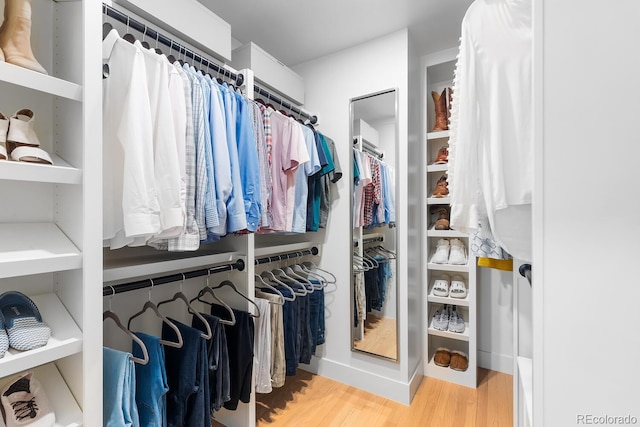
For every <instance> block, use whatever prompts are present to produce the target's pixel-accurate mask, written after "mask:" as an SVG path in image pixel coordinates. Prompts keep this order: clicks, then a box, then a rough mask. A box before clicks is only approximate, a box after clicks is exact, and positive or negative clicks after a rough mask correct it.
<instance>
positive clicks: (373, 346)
mask: <svg viewBox="0 0 640 427" xmlns="http://www.w3.org/2000/svg"><path fill="white" fill-rule="evenodd" d="M350 111H351V140H352V142H353V162H351V163H352V166H351V172H352V173H351V177H352V181H351V182H352V190H353V199H352V205H351V213H352V221H353V234H352V237H353V238H352V241H353V257H352V263H351V269H352V274H351V278H352V281H351V295H352V298H351V300H352V301H353V304H352V319H353V325H352V333H351V349H352V350H353V351H356V352H361V353H366V354H370V355H373V356H376V357H381V358H385V359H389V360H394V361H397V360H398V322H397V319H398V316H397V309H398V303H397V302H398V298H397V297H398V294H397V289H398V286H397V283H396V233H395V231H396V228H395V209H396V208H395V190H396V189H395V181H396V180H395V173H396V145H397V138H398V116H397V90H396V89H390V90H385V91H382V92H377V93H372V94H368V95H364V96H361V97H358V98H354V99H352V100H351V109H350Z"/></svg>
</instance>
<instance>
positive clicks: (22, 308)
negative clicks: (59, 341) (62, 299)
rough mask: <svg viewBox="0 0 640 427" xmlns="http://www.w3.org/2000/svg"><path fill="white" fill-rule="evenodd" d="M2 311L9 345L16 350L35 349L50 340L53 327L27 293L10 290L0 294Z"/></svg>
mask: <svg viewBox="0 0 640 427" xmlns="http://www.w3.org/2000/svg"><path fill="white" fill-rule="evenodd" d="M0 313H2V316H3V317H4V321H5V327H6V328H7V335H8V336H9V346H11V347H12V348H15V349H16V350H21V351H24V350H33V349H34V348H39V347H43V346H45V345H46V344H47V342H48V341H49V337H50V336H51V328H49V325H47V324H46V323H45V322H44V321H43V320H42V316H41V315H40V311H39V310H38V307H37V306H36V305H35V303H34V302H33V301H32V300H31V299H30V298H29V297H27V296H26V295H25V294H23V293H21V292H17V291H9V292H5V293H3V294H2V295H0Z"/></svg>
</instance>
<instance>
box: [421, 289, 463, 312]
mask: <svg viewBox="0 0 640 427" xmlns="http://www.w3.org/2000/svg"><path fill="white" fill-rule="evenodd" d="M427 301H429V302H430V303H436V304H448V305H458V306H461V307H469V291H467V296H466V297H465V298H451V297H440V296H437V295H434V294H433V284H431V286H430V288H429V294H428V295H427Z"/></svg>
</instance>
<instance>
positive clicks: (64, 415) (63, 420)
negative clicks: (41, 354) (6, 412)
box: [2, 363, 83, 427]
mask: <svg viewBox="0 0 640 427" xmlns="http://www.w3.org/2000/svg"><path fill="white" fill-rule="evenodd" d="M29 371H30V372H33V376H34V377H35V378H36V379H37V380H38V382H39V383H40V384H41V385H42V388H43V389H44V392H45V393H46V395H47V398H48V399H49V404H50V405H51V407H52V408H53V411H54V412H55V414H56V422H55V424H54V427H78V426H81V425H82V424H83V423H82V410H81V409H80V407H79V406H78V403H77V402H76V400H75V398H74V397H73V395H72V394H71V391H70V390H69V388H68V387H67V384H66V383H65V381H64V379H63V378H62V375H60V372H59V371H58V368H56V366H55V365H54V364H52V363H49V364H46V365H43V366H38V367H37V368H34V369H29ZM16 373H17V372H16ZM22 373H23V372H20V374H22ZM24 373H26V372H24ZM14 378H15V377H14V376H11V378H6V380H3V381H2V387H4V386H5V384H7V383H8V382H9V381H12V380H13V379H14Z"/></svg>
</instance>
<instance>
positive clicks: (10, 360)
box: [0, 294, 82, 377]
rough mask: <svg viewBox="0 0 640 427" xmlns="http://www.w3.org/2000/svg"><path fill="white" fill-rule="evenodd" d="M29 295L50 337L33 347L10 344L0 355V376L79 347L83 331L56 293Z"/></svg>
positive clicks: (73, 352)
mask: <svg viewBox="0 0 640 427" xmlns="http://www.w3.org/2000/svg"><path fill="white" fill-rule="evenodd" d="M29 298H31V299H32V300H33V302H34V303H35V305H36V306H37V307H38V310H39V311H40V314H41V315H42V319H43V320H44V321H45V322H46V323H47V324H48V325H49V327H50V328H51V337H50V338H49V341H48V343H47V345H45V346H44V347H40V348H36V349H33V350H27V351H18V350H14V349H12V348H10V349H9V351H8V352H7V353H5V355H4V357H3V358H2V359H0V377H6V376H7V375H12V374H15V373H16V372H20V371H23V370H25V369H30V368H32V367H34V366H38V365H42V364H45V363H49V362H53V361H55V360H57V359H60V358H63V357H66V356H70V355H72V354H76V353H80V352H81V351H82V332H81V331H80V328H78V325H76V323H75V322H74V321H73V318H72V317H71V315H70V314H69V312H68V311H67V309H66V308H65V307H64V305H63V304H62V302H61V301H60V300H59V299H58V297H57V296H56V295H55V294H42V295H34V296H30V297H29Z"/></svg>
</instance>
